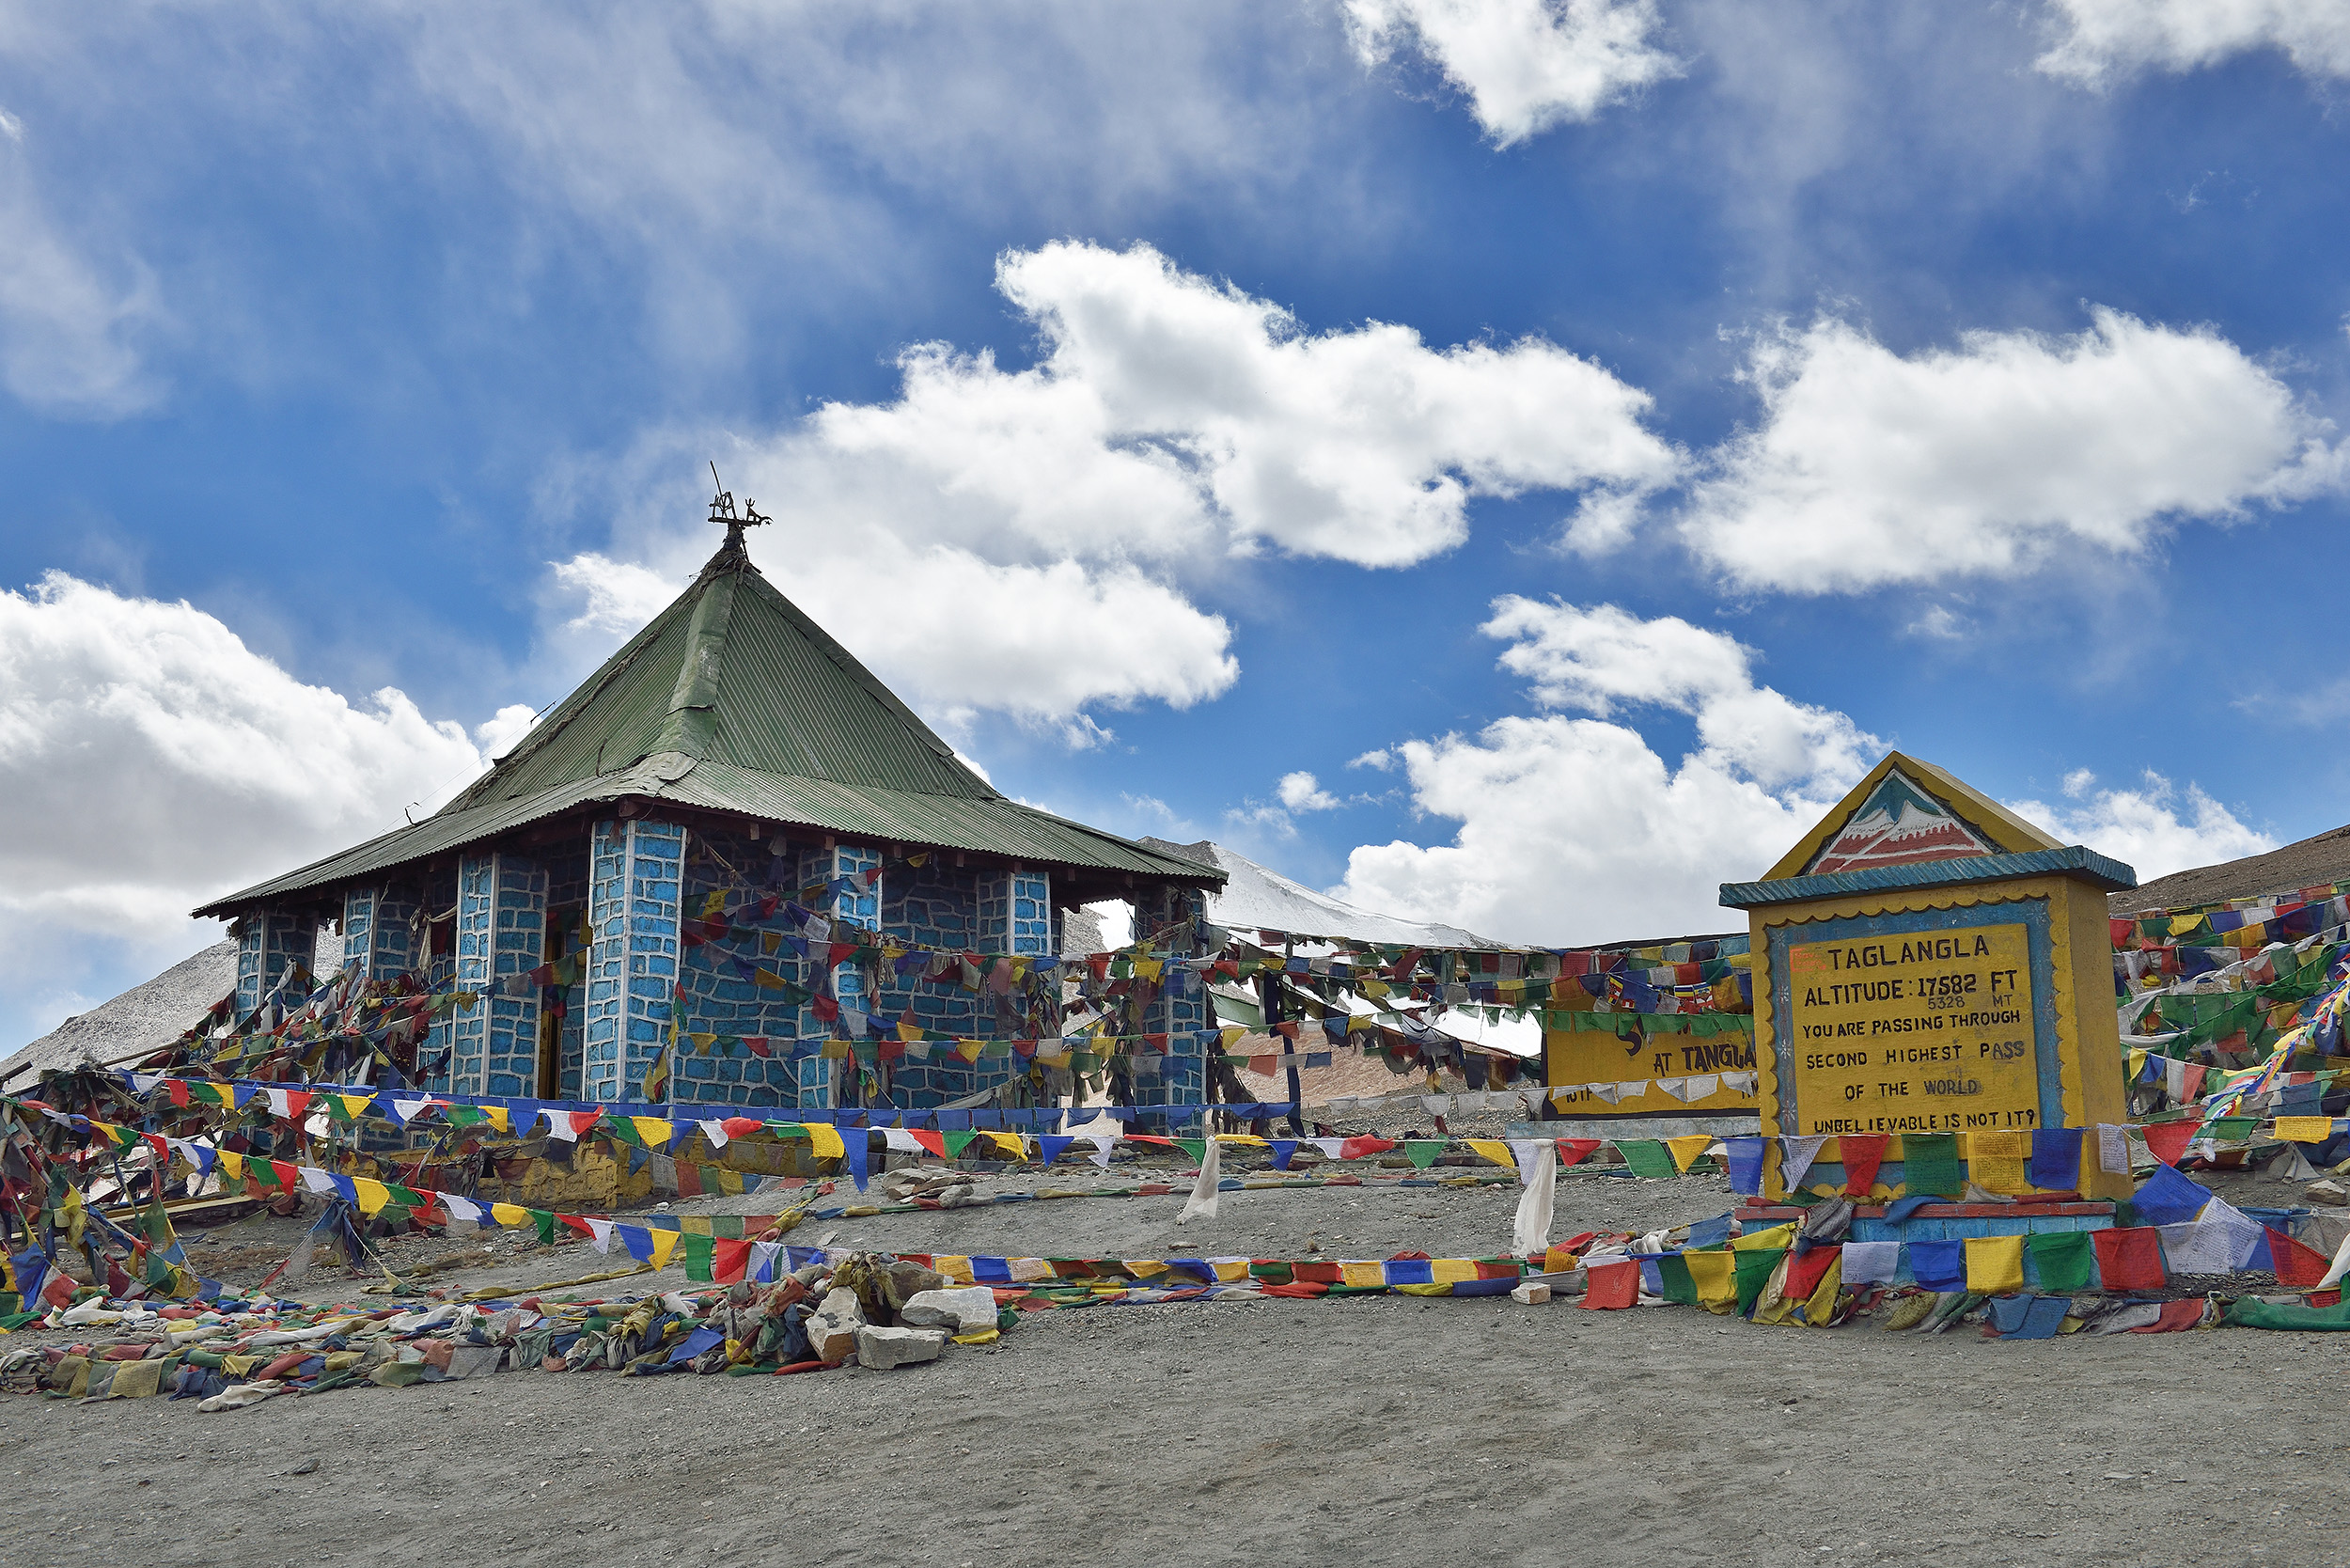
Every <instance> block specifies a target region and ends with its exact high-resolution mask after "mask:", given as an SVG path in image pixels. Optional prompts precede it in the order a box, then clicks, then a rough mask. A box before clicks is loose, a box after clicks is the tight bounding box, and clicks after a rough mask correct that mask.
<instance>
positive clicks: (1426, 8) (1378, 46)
mask: <svg viewBox="0 0 2350 1568" xmlns="http://www.w3.org/2000/svg"><path fill="white" fill-rule="evenodd" d="M1345 6H1346V16H1347V22H1348V24H1349V28H1350V30H1351V31H1352V32H1353V34H1354V37H1355V52H1356V53H1357V54H1358V55H1361V57H1362V59H1363V63H1364V64H1366V65H1372V66H1375V65H1377V64H1379V63H1380V62H1382V61H1384V60H1386V59H1387V57H1388V56H1389V55H1392V54H1393V53H1394V52H1395V51H1396V50H1397V49H1398V48H1399V47H1401V46H1402V45H1404V44H1405V43H1407V42H1415V43H1417V44H1418V47H1419V49H1420V51H1421V52H1422V53H1423V54H1425V55H1427V56H1428V58H1429V59H1430V60H1431V61H1432V62H1434V64H1435V65H1436V66H1437V67H1438V68H1439V69H1441V70H1442V71H1443V72H1444V74H1445V79H1446V80H1447V81H1449V82H1450V83H1451V84H1452V85H1453V86H1456V87H1458V88H1460V89H1461V90H1462V91H1463V92H1465V93H1467V94H1468V98H1469V109H1470V112H1471V113H1472V114H1474V115H1475V116H1476V117H1477V123H1478V124H1480V125H1481V126H1483V127H1484V129H1485V133H1486V134H1487V135H1489V136H1491V137H1492V138H1493V140H1494V145H1495V146H1496V147H1509V146H1511V145H1512V144H1514V143H1517V142H1522V141H1525V140H1526V139H1527V138H1528V137H1530V136H1535V135H1539V134H1540V133H1543V132H1544V131H1547V130H1549V129H1550V128H1551V127H1553V126H1555V125H1561V124H1565V123H1568V122H1570V121H1575V120H1588V119H1590V118H1593V117H1594V116H1596V115H1597V114H1598V113H1599V112H1600V111H1601V110H1602V109H1605V108H1606V107H1607V106H1608V105H1609V104H1611V103H1614V102H1618V101H1619V100H1621V99H1622V98H1624V97H1625V96H1627V95H1628V94H1630V93H1632V92H1633V91H1635V90H1637V89H1638V88H1640V87H1644V86H1649V85H1650V84H1652V83H1654V82H1659V81H1663V80H1664V79H1666V78H1667V77H1670V76H1677V75H1679V74H1680V73H1681V63H1680V62H1679V61H1678V60H1676V59H1674V58H1673V57H1672V55H1669V54H1668V53H1666V52H1665V51H1664V50H1662V49H1659V48H1658V47H1656V45H1655V43H1654V42H1653V40H1652V35H1653V33H1654V32H1655V30H1656V26H1657V15H1656V7H1655V5H1654V3H1653V0H1345Z"/></svg>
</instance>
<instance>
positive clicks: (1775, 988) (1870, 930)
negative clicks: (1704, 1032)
mask: <svg viewBox="0 0 2350 1568" xmlns="http://www.w3.org/2000/svg"><path fill="white" fill-rule="evenodd" d="M2017 924H2020V925H2022V926H2023V928H2024V938H2025V944H2026V948H2027V950H2028V951H2029V954H2030V963H2031V1021H2032V1074H2033V1076H2034V1077H2035V1078H2036V1079H2037V1080H2038V1082H2039V1085H2040V1124H2041V1125H2042V1126H2043V1127H2060V1126H2062V1125H2063V1124H2064V1059H2063V1053H2062V1051H2061V1050H2060V1048H2059V1046H2058V1043H2057V1011H2056V950H2055V946H2054V944H2053V943H2052V942H2051V941H2050V940H2049V936H2048V901H2047V900H2046V899H2010V900H2007V901H2006V902H2000V903H1976V904H1966V905H1961V906H1956V907H1952V908H1949V909H1904V910H1897V911H1892V912H1889V913H1887V914H1883V915H1856V916H1850V917H1845V918H1843V919H1841V920H1807V921H1804V922H1802V923H1801V924H1798V925H1785V926H1769V927H1765V928H1764V932H1763V935H1764V937H1765V939H1766V940H1767V941H1768V942H1769V943H1770V963H1771V1074H1772V1078H1773V1082H1774V1086H1775V1089H1776V1090H1777V1099H1778V1130H1779V1131H1780V1132H1781V1133H1783V1134H1786V1135H1787V1136H1788V1137H1794V1136H1795V1135H1796V1132H1797V1130H1798V1127H1799V1125H1800V1124H1799V1122H1798V1121H1797V1120H1796V1109H1797V1107H1796V1105H1795V1102H1794V1094H1793V1092H1792V1090H1793V1086H1794V1081H1795V1074H1794V1060H1795V1053H1794V1047H1793V1045H1792V1043H1790V1042H1789V1040H1788V1038H1787V1020H1788V1019H1789V1018H1790V1017H1791V1016H1793V1015H1794V1000H1795V997H1794V980H1793V979H1792V978H1791V977H1790V976H1789V974H1788V971H1787V946H1788V939H1789V937H1791V936H1793V935H1795V934H1800V935H1801V936H1802V937H1803V939H1804V940H1805V941H1806V942H1843V941H1853V940H1857V939H1859V938H1861V937H1865V936H1902V935H1909V934H1912V933H1917V932H1921V931H1948V930H1951V928H1953V927H1960V926H2012V925H2017ZM2076 979H2077V977H2076Z"/></svg>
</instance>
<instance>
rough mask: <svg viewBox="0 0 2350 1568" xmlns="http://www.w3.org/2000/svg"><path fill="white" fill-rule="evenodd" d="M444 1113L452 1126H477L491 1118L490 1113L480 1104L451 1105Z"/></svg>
mask: <svg viewBox="0 0 2350 1568" xmlns="http://www.w3.org/2000/svg"><path fill="white" fill-rule="evenodd" d="M442 1114H444V1115H446V1117H447V1118H448V1121H449V1125H450V1126H452V1127H476V1126H479V1125H480V1124H481V1123H482V1122H484V1121H489V1120H490V1113H489V1112H488V1111H485V1110H483V1109H482V1108H481V1107H480V1106H479V1105H451V1106H449V1107H448V1109H447V1110H446V1111H445V1112H443V1113H442Z"/></svg>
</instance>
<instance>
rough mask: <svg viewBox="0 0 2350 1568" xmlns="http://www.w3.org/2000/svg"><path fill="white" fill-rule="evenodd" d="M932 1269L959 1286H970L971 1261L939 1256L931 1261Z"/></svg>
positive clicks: (957, 1257) (958, 1257) (956, 1257)
mask: <svg viewBox="0 0 2350 1568" xmlns="http://www.w3.org/2000/svg"><path fill="white" fill-rule="evenodd" d="M931 1267H932V1270H934V1271H935V1272H936V1273H938V1274H940V1275H943V1276H945V1277H946V1278H948V1279H950V1280H952V1281H953V1282H954V1283H956V1284H958V1285H968V1284H970V1283H971V1282H972V1279H971V1260H970V1259H968V1258H964V1257H960V1256H945V1255H942V1256H939V1257H935V1258H932V1260H931Z"/></svg>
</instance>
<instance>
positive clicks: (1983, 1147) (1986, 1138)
mask: <svg viewBox="0 0 2350 1568" xmlns="http://www.w3.org/2000/svg"><path fill="white" fill-rule="evenodd" d="M2030 1158H2031V1134H2030V1133H2029V1132H2002V1133H1969V1134H1967V1135H1966V1175H1967V1178H1968V1179H1969V1180H1970V1181H1972V1182H1973V1183H1974V1184H1975V1185H1977V1186H1979V1187H1981V1188H1982V1190H1983V1191H1985V1192H1996V1193H2000V1194H2004V1195H2007V1196H2013V1195H2015V1194H2019V1193H2027V1192H2030V1191H2031V1190H2033V1189H2032V1184H2031V1178H2030V1177H2029V1176H2028V1175H2027V1174H2026V1173H2025V1166H2026V1162H2028V1161H2029V1159H2030Z"/></svg>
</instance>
